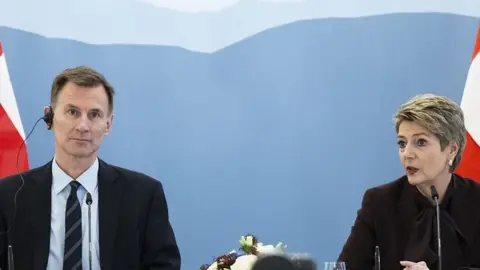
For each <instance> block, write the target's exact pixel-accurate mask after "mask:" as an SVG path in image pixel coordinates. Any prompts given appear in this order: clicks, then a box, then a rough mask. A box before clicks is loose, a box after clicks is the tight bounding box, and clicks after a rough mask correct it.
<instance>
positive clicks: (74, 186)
mask: <svg viewBox="0 0 480 270" xmlns="http://www.w3.org/2000/svg"><path fill="white" fill-rule="evenodd" d="M70 187H71V189H72V190H71V192H75V191H77V190H78V187H80V183H79V182H77V181H71V182H70Z"/></svg>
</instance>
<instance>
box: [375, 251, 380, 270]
mask: <svg viewBox="0 0 480 270" xmlns="http://www.w3.org/2000/svg"><path fill="white" fill-rule="evenodd" d="M374 269H375V270H380V269H381V266H380V247H378V246H375V268H374Z"/></svg>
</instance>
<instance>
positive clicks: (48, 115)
mask: <svg viewBox="0 0 480 270" xmlns="http://www.w3.org/2000/svg"><path fill="white" fill-rule="evenodd" d="M49 107H50V110H48V112H46V113H45V116H43V121H45V123H46V124H47V129H48V130H50V129H52V125H53V109H52V106H49Z"/></svg>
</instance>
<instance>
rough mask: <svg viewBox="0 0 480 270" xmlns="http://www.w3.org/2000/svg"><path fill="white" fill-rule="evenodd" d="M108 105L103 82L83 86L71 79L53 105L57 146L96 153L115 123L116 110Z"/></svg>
mask: <svg viewBox="0 0 480 270" xmlns="http://www.w3.org/2000/svg"><path fill="white" fill-rule="evenodd" d="M108 108H109V106H108V96H107V93H106V91H105V89H104V87H103V86H102V85H100V86H96V87H82V86H78V85H76V84H75V83H72V82H68V83H67V84H66V85H65V86H64V88H63V89H62V91H60V93H59V95H58V97H57V102H56V104H54V109H53V110H54V117H53V125H52V130H53V132H54V134H55V146H56V148H57V149H56V150H57V151H62V152H64V153H65V154H67V155H70V156H74V157H77V158H85V157H91V156H92V155H96V153H97V152H98V149H99V148H100V144H101V143H102V139H103V136H105V135H107V134H108V132H109V131H110V128H111V126H112V120H113V114H112V113H110V112H109V109H108Z"/></svg>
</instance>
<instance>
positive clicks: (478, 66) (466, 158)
mask: <svg viewBox="0 0 480 270" xmlns="http://www.w3.org/2000/svg"><path fill="white" fill-rule="evenodd" d="M460 106H461V107H462V110H463V113H464V114H465V126H466V128H467V143H466V145H465V151H464V153H463V157H462V160H461V161H460V164H459V166H458V168H457V170H456V173H458V174H460V175H462V176H464V177H468V178H472V179H474V180H476V181H478V182H480V26H479V28H478V33H477V39H476V42H475V47H474V50H473V56H472V62H471V64H470V69H469V71H468V75H467V80H466V83H465V89H464V90H463V96H462V101H461V103H460Z"/></svg>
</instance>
